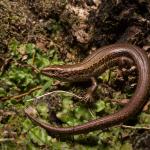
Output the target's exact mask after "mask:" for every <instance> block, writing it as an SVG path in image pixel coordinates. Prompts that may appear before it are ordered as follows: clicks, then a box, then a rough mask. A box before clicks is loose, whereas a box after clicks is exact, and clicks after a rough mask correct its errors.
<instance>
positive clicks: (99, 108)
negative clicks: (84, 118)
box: [96, 100, 106, 112]
mask: <svg viewBox="0 0 150 150" xmlns="http://www.w3.org/2000/svg"><path fill="white" fill-rule="evenodd" d="M96 107H97V108H96V112H101V111H102V110H104V109H105V107H106V105H105V102H104V101H102V100H99V101H98V102H97V103H96Z"/></svg>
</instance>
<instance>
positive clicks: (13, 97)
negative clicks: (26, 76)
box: [1, 86, 42, 101]
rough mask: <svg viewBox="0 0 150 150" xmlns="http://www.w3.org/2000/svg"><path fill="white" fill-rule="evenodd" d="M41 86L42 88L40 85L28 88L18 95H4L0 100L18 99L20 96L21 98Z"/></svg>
mask: <svg viewBox="0 0 150 150" xmlns="http://www.w3.org/2000/svg"><path fill="white" fill-rule="evenodd" d="M41 88H42V86H37V87H34V88H32V89H30V90H29V91H28V92H25V93H22V94H20V95H16V96H8V97H4V98H2V99H1V101H6V100H8V99H20V98H22V97H24V96H26V95H29V94H31V93H32V92H34V91H36V90H38V89H41Z"/></svg>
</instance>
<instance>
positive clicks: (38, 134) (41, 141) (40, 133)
mask: <svg viewBox="0 0 150 150" xmlns="http://www.w3.org/2000/svg"><path fill="white" fill-rule="evenodd" d="M29 136H30V139H31V140H32V141H33V142H34V143H36V144H37V145H39V146H42V145H45V144H47V145H50V144H51V143H50V140H51V138H50V137H49V136H48V135H47V133H46V131H45V130H44V129H41V128H39V127H35V128H32V129H31V130H30V131H29Z"/></svg>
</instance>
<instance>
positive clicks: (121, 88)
mask: <svg viewBox="0 0 150 150" xmlns="http://www.w3.org/2000/svg"><path fill="white" fill-rule="evenodd" d="M149 33H150V2H149V0H135V1H132V0H81V1H78V0H70V1H67V0H55V1H53V0H36V1H35V0H0V71H1V72H0V149H2V150H6V149H7V150H9V149H11V150H13V149H14V150H16V149H45V150H46V149H54V150H61V149H65V150H70V149H83V150H84V149H85V150H87V149H89V150H91V149H92V150H97V149H99V150H126V149H128V150H130V149H132V148H133V149H136V150H138V149H140V148H143V147H144V148H149V149H150V147H149V145H150V132H149V130H150V126H149V124H150V105H149V102H148V103H147V104H146V106H145V107H144V108H143V111H142V112H140V113H139V114H138V115H137V116H136V117H134V118H131V119H130V120H129V121H127V122H125V123H124V124H123V125H120V126H117V127H112V128H108V129H105V130H98V131H94V132H90V133H87V134H82V135H76V136H70V137H67V136H66V137H63V138H62V137H53V136H52V135H50V134H49V133H47V132H46V131H45V130H43V129H42V128H40V127H38V126H37V125H35V124H33V123H32V122H31V121H30V120H29V119H28V118H27V116H25V114H24V109H25V108H26V107H28V106H33V107H34V108H36V109H34V110H35V112H33V113H34V115H37V112H38V113H39V116H40V117H41V118H42V119H43V120H46V121H47V122H50V123H52V124H53V125H54V126H56V125H58V126H74V125H77V124H83V123H85V122H87V121H88V120H93V119H96V118H100V117H103V116H105V115H108V114H112V113H113V112H115V111H116V110H118V109H121V108H122V103H125V102H126V101H127V100H128V99H129V98H130V97H131V96H132V94H133V92H134V90H135V87H136V79H137V73H136V70H134V69H132V67H131V68H111V69H109V70H108V71H106V72H105V73H104V74H102V75H101V76H100V77H99V78H98V82H99V86H98V89H97V91H96V93H95V99H96V100H95V102H93V103H92V104H91V105H90V106H89V105H87V104H85V103H83V102H81V101H78V100H75V99H74V98H72V97H71V96H68V95H67V94H59V95H57V96H56V95H51V97H50V98H49V97H46V98H45V99H46V100H44V101H42V100H41V101H40V100H39V102H38V104H37V103H35V99H34V97H38V96H41V95H44V94H45V93H47V92H49V91H53V90H65V91H70V92H73V93H76V94H78V95H80V94H81V95H84V94H85V92H86V90H85V89H87V88H88V87H89V85H90V83H88V82H87V83H82V84H80V83H79V84H70V83H64V82H62V81H58V80H56V79H52V78H48V77H45V76H43V75H41V74H39V73H35V72H34V71H33V69H32V68H31V67H30V66H34V67H35V68H38V69H41V68H43V67H45V66H48V65H53V64H68V63H77V62H79V61H81V60H82V59H84V58H85V57H86V56H88V55H89V54H91V53H92V52H94V51H96V50H97V49H98V48H100V47H102V46H104V45H109V44H113V43H131V44H133V45H137V46H139V47H141V48H143V49H144V50H145V51H146V52H147V54H148V55H149V52H150V34H149ZM111 99H113V100H111ZM116 99H117V100H116ZM119 100H120V101H119ZM143 137H144V138H143Z"/></svg>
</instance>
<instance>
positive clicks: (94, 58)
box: [25, 44, 150, 134]
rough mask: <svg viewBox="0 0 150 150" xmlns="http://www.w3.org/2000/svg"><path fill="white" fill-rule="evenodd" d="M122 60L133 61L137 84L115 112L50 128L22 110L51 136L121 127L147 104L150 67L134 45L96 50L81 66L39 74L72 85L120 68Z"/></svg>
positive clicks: (63, 67) (141, 52) (117, 45)
mask: <svg viewBox="0 0 150 150" xmlns="http://www.w3.org/2000/svg"><path fill="white" fill-rule="evenodd" d="M122 58H129V59H131V60H133V62H134V64H135V65H136V67H137V70H138V83H137V87H136V90H135V93H134V94H133V96H132V97H131V100H130V102H129V103H128V104H127V105H125V107H124V108H122V109H121V110H119V111H118V112H116V113H114V114H111V115H108V116H105V117H102V118H100V119H96V120H92V121H89V122H87V123H85V124H82V125H77V126H74V127H65V128H63V127H62V128H60V127H53V126H51V125H50V124H48V123H44V122H42V121H40V120H38V119H36V118H34V117H33V116H32V115H30V114H29V113H28V111H27V110H25V113H26V115H27V116H28V117H29V118H30V119H31V120H32V121H33V122H35V123H36V124H37V125H39V126H41V127H43V128H44V129H46V130H47V131H49V132H50V133H54V134H81V133H87V132H90V131H94V130H98V129H104V128H107V127H111V126H113V125H117V124H120V123H122V122H124V121H126V120H127V119H129V118H130V117H131V116H133V115H135V114H136V113H137V112H138V111H140V110H141V108H142V107H143V106H144V104H145V103H146V101H147V99H146V96H147V94H148V90H149V87H150V63H149V60H148V56H147V55H146V53H145V52H144V51H143V50H142V49H140V48H138V47H136V46H133V45H129V44H114V45H110V46H106V47H102V48H100V49H98V50H97V51H96V52H95V53H93V54H92V55H90V56H89V57H87V58H86V59H85V60H84V61H83V62H81V63H78V64H75V65H54V66H49V67H47V68H44V69H42V70H41V73H42V74H44V75H46V76H49V77H53V78H57V79H60V80H65V81H70V82H75V81H83V80H89V79H91V77H97V76H98V75H100V74H101V73H103V72H104V71H105V70H107V69H108V68H110V67H113V66H117V65H120V61H121V60H122Z"/></svg>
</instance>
